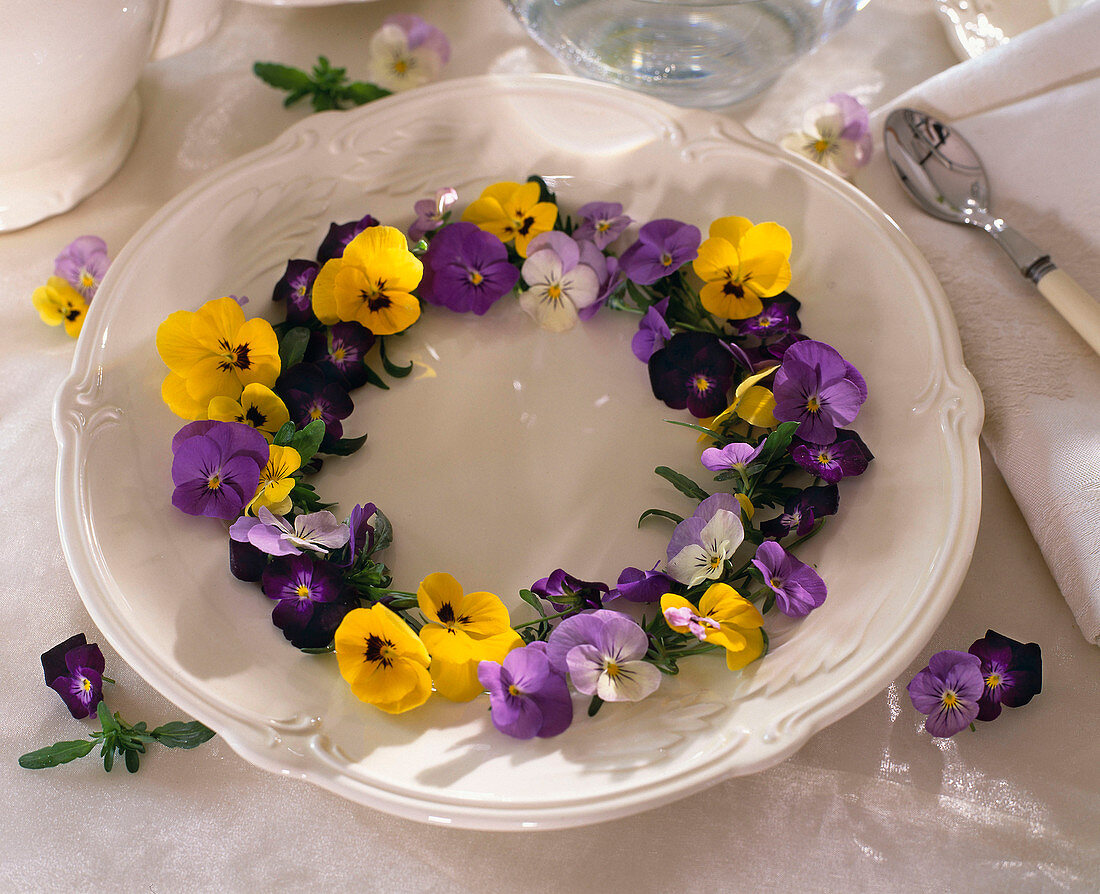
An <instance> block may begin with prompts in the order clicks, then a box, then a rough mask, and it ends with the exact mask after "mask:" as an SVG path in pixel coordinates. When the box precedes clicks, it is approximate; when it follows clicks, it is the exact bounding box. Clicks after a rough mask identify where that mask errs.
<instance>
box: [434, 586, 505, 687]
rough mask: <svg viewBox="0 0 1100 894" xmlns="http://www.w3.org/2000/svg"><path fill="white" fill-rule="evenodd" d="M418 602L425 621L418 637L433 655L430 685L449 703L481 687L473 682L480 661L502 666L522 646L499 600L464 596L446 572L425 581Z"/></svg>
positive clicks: (476, 681) (485, 596) (482, 594)
mask: <svg viewBox="0 0 1100 894" xmlns="http://www.w3.org/2000/svg"><path fill="white" fill-rule="evenodd" d="M416 600H417V603H418V604H419V606H420V611H421V613H422V614H423V615H424V617H425V618H427V619H428V623H427V624H425V625H424V626H423V627H422V628H421V629H420V639H421V641H422V642H423V643H424V645H425V646H426V647H427V649H428V652H429V653H430V654H431V656H432V663H431V669H430V670H431V675H432V682H433V683H434V684H435V689H436V692H438V693H439V694H440V695H442V696H444V697H445V698H449V699H451V701H456V702H467V701H469V700H470V699H472V698H474V696H476V695H477V694H478V693H480V692H482V691H483V690H484V689H485V687H484V686H482V685H481V682H480V681H479V680H478V678H477V666H478V664H479V663H480V662H482V661H496V662H497V663H500V662H501V661H503V660H504V656H505V655H507V654H508V653H509V652H511V651H512V649H515V648H518V647H520V646H522V645H523V639H522V637H520V635H519V634H518V633H516V632H515V631H514V630H513V629H512V626H511V622H510V620H509V618H508V609H507V607H506V606H505V605H504V603H503V602H501V601H500V599H499V598H498V597H496V596H494V595H493V594H492V593H480V592H479V593H466V594H463V592H462V585H461V584H460V583H459V582H458V581H457V580H455V579H454V578H453V577H452V576H451V575H449V574H447V573H445V572H436V573H435V574H429V575H428V576H427V577H426V578H424V580H423V581H421V583H420V586H419V587H417V590H416Z"/></svg>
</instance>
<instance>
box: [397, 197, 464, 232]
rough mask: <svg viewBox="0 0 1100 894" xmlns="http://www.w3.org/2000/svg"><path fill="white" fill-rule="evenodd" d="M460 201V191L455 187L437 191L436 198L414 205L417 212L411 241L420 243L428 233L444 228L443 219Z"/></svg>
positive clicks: (420, 201) (411, 230) (419, 201)
mask: <svg viewBox="0 0 1100 894" xmlns="http://www.w3.org/2000/svg"><path fill="white" fill-rule="evenodd" d="M457 201H458V191H457V190H455V189H454V188H453V187H450V186H445V187H443V189H440V190H436V193H435V197H434V198H431V199H420V200H418V201H417V202H416V203H415V204H413V211H415V212H416V220H414V221H413V223H412V226H410V227H409V241H411V242H419V241H420V240H421V239H423V238H424V237H425V236H426V235H427V234H428V233H431V232H434V231H435V230H438V229H439V228H440V227H441V226H443V219H444V218H445V217H446V215H447V209H449V208H450V207H451V206H452V205H453V204H454V203H455V202H457Z"/></svg>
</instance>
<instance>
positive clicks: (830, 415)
mask: <svg viewBox="0 0 1100 894" xmlns="http://www.w3.org/2000/svg"><path fill="white" fill-rule="evenodd" d="M772 393H773V394H774V395H775V410H774V413H775V418H776V419H778V420H779V421H780V422H798V430H797V431H796V432H795V434H797V435H798V437H800V438H801V439H802V440H804V441H809V442H810V443H812V444H831V443H832V442H833V441H834V440H835V439H836V430H837V428H839V427H841V426H844V425H847V424H849V423H850V422H852V420H854V419H855V418H856V416H857V415H858V414H859V410H860V407H861V406H863V403H864V401H866V400H867V385H866V383H865V382H864V381H863V377H862V376H861V375H860V374H859V371H858V370H857V369H856V368H855V367H854V366H852V365H851V364H850V363H848V362H847V361H846V360H845V359H844V358H843V357H841V356H840V354H839V353H838V352H837V351H836V349H835V348H832V347H830V346H829V345H827V344H825V343H824V342H820V341H811V340H807V341H800V342H795V343H794V344H793V345H791V346H790V347H789V348H788V349H787V351H786V353H785V354H784V355H783V360H782V362H781V365H780V367H779V369H778V370H776V373H775V382H774V384H773V386H772Z"/></svg>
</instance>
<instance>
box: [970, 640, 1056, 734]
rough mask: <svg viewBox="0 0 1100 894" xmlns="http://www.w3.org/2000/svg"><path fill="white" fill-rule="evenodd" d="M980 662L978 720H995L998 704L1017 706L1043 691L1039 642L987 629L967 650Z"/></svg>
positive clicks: (997, 713) (1041, 656)
mask: <svg viewBox="0 0 1100 894" xmlns="http://www.w3.org/2000/svg"><path fill="white" fill-rule="evenodd" d="M968 651H969V652H970V654H971V655H975V656H977V658H978V660H979V661H980V662H981V672H982V679H983V682H984V686H983V687H982V697H981V698H980V699H979V700H978V719H979V720H995V719H996V718H997V717H999V716H1000V713H1001V705H1008V707H1010V708H1019V707H1021V706H1022V705H1026V704H1027V703H1028V702H1029V701H1031V699H1032V698H1033V697H1034V696H1036V695H1038V694H1039V693H1040V692H1042V691H1043V653H1042V650H1041V649H1040V648H1039V645H1038V643H1027V644H1024V643H1020V642H1017V641H1016V640H1014V639H1009V638H1008V637H1007V636H1002V635H1001V634H999V633H997V632H996V631H995V630H987V631H986V632H985V637H984V638H983V639H979V640H976V641H975V642H974V644H973V645H972V646H971V647H970V649H969V650H968Z"/></svg>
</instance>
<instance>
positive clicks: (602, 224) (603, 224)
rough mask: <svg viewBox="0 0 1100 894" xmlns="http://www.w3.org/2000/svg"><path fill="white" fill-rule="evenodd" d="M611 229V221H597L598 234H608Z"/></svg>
mask: <svg viewBox="0 0 1100 894" xmlns="http://www.w3.org/2000/svg"><path fill="white" fill-rule="evenodd" d="M610 229H611V221H609V220H598V221H596V232H597V233H606V232H607V231H608V230H610Z"/></svg>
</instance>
